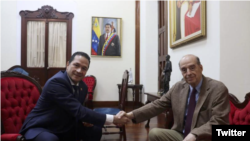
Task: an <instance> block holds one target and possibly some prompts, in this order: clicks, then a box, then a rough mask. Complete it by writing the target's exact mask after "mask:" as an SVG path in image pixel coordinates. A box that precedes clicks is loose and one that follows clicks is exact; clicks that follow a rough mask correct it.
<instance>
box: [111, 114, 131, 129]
mask: <svg viewBox="0 0 250 141" xmlns="http://www.w3.org/2000/svg"><path fill="white" fill-rule="evenodd" d="M133 118H134V115H133V113H132V112H129V113H126V112H124V111H120V112H119V113H117V114H116V115H115V116H114V121H113V123H114V124H115V125H116V126H123V125H125V124H127V123H128V122H130V121H131V119H133Z"/></svg>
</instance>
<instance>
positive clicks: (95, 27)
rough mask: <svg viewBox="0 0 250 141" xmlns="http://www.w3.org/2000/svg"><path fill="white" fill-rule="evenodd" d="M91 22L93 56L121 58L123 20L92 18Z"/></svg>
mask: <svg viewBox="0 0 250 141" xmlns="http://www.w3.org/2000/svg"><path fill="white" fill-rule="evenodd" d="M91 20H92V30H91V32H92V34H91V53H90V54H91V56H102V57H107V56H112V57H121V53H122V52H121V51H122V48H121V24H122V22H121V21H122V19H121V18H111V17H92V19H91ZM107 33H108V36H107Z"/></svg>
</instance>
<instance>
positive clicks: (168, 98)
mask: <svg viewBox="0 0 250 141" xmlns="http://www.w3.org/2000/svg"><path fill="white" fill-rule="evenodd" d="M188 92H189V84H188V83H186V82H185V81H180V82H177V83H176V84H175V85H174V86H173V87H172V88H171V89H170V90H169V91H168V92H167V93H166V94H164V95H163V96H162V97H161V99H158V100H155V101H153V102H152V103H150V104H147V105H145V106H143V107H141V108H139V109H136V110H134V111H133V114H134V116H135V119H134V121H135V122H142V121H145V120H147V119H149V118H152V117H154V116H156V115H158V114H160V113H162V112H164V111H165V110H166V108H168V107H171V108H172V110H173V116H174V124H173V127H172V129H173V130H176V131H178V132H180V133H182V130H183V128H184V125H183V123H184V115H185V109H186V108H185V107H186V101H187V98H188ZM229 111H230V105H229V99H228V89H227V88H226V86H225V85H224V84H223V83H222V82H219V81H216V80H213V79H211V78H208V77H205V76H203V82H202V85H201V91H200V95H199V99H198V101H197V104H196V107H195V111H194V115H193V119H192V125H191V133H193V134H196V135H198V136H200V135H202V136H210V135H212V125H219V124H220V125H222V124H224V125H227V124H229Z"/></svg>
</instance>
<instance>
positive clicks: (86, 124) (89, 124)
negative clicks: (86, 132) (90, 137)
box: [82, 122, 93, 127]
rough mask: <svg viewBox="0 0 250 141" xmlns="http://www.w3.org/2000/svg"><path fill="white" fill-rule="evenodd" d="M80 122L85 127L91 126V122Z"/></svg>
mask: <svg viewBox="0 0 250 141" xmlns="http://www.w3.org/2000/svg"><path fill="white" fill-rule="evenodd" d="M82 124H83V126H85V127H92V126H93V124H91V123H87V122H83V123H82Z"/></svg>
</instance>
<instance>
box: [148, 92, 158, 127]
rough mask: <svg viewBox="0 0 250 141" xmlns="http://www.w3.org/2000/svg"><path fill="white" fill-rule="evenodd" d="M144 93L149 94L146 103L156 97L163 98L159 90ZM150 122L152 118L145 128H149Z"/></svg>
mask: <svg viewBox="0 0 250 141" xmlns="http://www.w3.org/2000/svg"><path fill="white" fill-rule="evenodd" d="M144 94H145V95H147V96H148V97H147V101H146V103H145V104H148V103H150V102H152V101H154V100H156V99H160V98H161V96H160V95H159V94H158V93H157V92H145V93H144ZM149 122H150V119H149V120H148V122H147V124H146V125H145V128H149Z"/></svg>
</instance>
